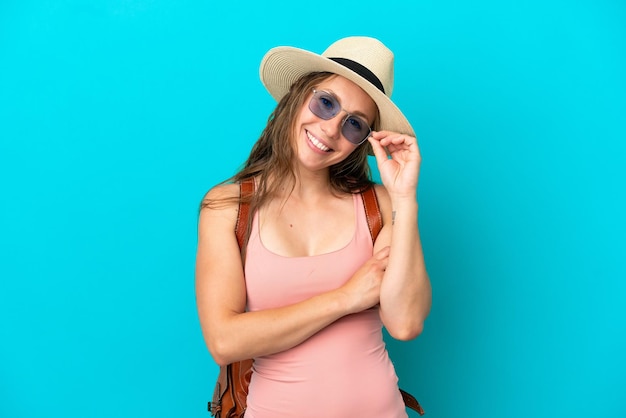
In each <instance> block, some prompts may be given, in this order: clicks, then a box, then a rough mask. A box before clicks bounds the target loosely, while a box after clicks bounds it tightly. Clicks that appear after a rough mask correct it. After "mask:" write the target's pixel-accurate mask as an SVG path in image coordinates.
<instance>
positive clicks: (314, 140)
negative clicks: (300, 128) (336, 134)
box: [306, 131, 332, 152]
mask: <svg viewBox="0 0 626 418" xmlns="http://www.w3.org/2000/svg"><path fill="white" fill-rule="evenodd" d="M306 136H307V138H309V141H311V143H312V144H313V145H314V146H315V148H317V149H319V150H320V151H323V152H331V151H332V149H331V148H328V147H327V146H326V145H324V144H322V143H321V142H320V141H319V139H317V138H316V137H314V136H313V134H311V133H310V132H309V131H306Z"/></svg>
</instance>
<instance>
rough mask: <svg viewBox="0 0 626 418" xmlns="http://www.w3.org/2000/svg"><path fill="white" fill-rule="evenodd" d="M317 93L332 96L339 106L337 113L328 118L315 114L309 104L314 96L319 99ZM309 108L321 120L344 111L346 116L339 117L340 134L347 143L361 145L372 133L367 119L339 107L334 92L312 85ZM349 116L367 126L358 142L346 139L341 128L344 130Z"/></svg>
mask: <svg viewBox="0 0 626 418" xmlns="http://www.w3.org/2000/svg"><path fill="white" fill-rule="evenodd" d="M318 93H323V94H326V95H328V97H330V98H332V99H333V100H334V101H335V103H336V104H337V107H338V108H339V110H338V111H337V113H335V114H334V115H332V116H331V117H329V118H325V117H323V116H321V115H318V114H317V113H316V112H315V111H314V110H313V107H311V105H312V104H313V101H314V100H315V99H316V98H318V99H319V95H318ZM309 110H310V111H311V113H313V114H314V115H315V116H317V117H318V118H320V119H323V120H331V119H333V118H334V117H335V116H337V115H338V114H339V113H341V112H342V111H343V112H346V116H345V117H344V118H343V119H341V135H342V136H343V137H344V138H345V139H346V141H348V142H349V143H351V144H354V145H356V146H359V145H361V144H362V143H364V142H365V141H367V138H369V136H370V135H371V134H372V127H371V126H370V125H369V124H368V123H367V121H366V120H365V119H363V118H362V117H361V116H358V115H355V114H353V113H350V112H348V111H347V110H346V109H344V108H343V107H341V103H340V102H339V99H338V98H337V97H335V95H334V94H332V93H330V92H328V91H326V90H317V89H316V88H315V87H313V96H311V100H309ZM350 117H352V118H354V119H357V120H358V121H361V122H363V124H364V125H365V126H367V134H366V135H365V137H364V138H363V139H361V140H360V142H358V143H357V142H353V141H351V140H349V139H348V137H347V136H346V134H345V133H344V132H343V130H344V126H345V124H346V121H347V120H348V119H349V118H350Z"/></svg>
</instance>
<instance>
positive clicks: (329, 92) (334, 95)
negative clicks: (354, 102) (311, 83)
mask: <svg viewBox="0 0 626 418" xmlns="http://www.w3.org/2000/svg"><path fill="white" fill-rule="evenodd" d="M320 91H325V92H326V93H328V94H330V95H331V96H333V97H334V98H335V99H336V100H337V102H338V103H339V106H341V110H343V111H346V112H348V114H349V115H355V116H360V117H362V118H363V119H365V122H367V125H368V126H371V125H372V124H371V123H370V121H369V120H368V117H367V115H366V114H365V113H363V112H361V111H360V110H355V111H354V112H349V111H348V110H347V109H344V108H343V105H342V104H341V100H339V97H337V93H335V92H334V91H332V90H331V89H320Z"/></svg>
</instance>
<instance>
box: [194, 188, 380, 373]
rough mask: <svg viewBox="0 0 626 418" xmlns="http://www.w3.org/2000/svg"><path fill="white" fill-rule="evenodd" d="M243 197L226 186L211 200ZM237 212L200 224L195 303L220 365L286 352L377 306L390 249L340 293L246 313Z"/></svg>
mask: <svg viewBox="0 0 626 418" xmlns="http://www.w3.org/2000/svg"><path fill="white" fill-rule="evenodd" d="M238 195H239V186H238V185H226V186H218V187H216V188H215V189H213V190H211V191H210V192H209V194H208V196H207V197H208V198H209V199H222V198H224V197H232V196H238ZM237 209H238V207H237V204H236V203H234V204H232V205H231V204H229V205H227V206H224V207H220V208H219V209H213V208H211V209H209V208H204V209H202V210H201V212H200V218H199V224H198V250H197V256H196V303H197V307H198V315H199V318H200V325H201V327H202V333H203V335H204V339H205V342H206V344H207V347H208V349H209V351H210V352H211V355H212V356H213V359H214V360H215V362H216V363H217V364H219V365H225V364H229V363H232V362H234V361H238V360H244V359H248V358H254V357H258V356H263V355H268V354H273V353H277V352H280V351H284V350H287V349H289V348H292V347H294V346H296V345H298V344H300V343H301V342H303V341H304V340H306V339H307V338H309V337H311V336H312V335H314V334H315V333H317V332H318V331H319V330H321V329H323V328H324V327H326V326H328V325H330V324H331V323H333V322H334V321H336V320H337V319H339V318H341V317H343V316H345V315H347V314H350V313H355V312H360V311H362V310H364V309H367V308H369V307H371V306H374V305H375V304H377V303H378V298H379V292H380V281H381V279H382V274H383V272H384V269H385V267H386V264H387V258H388V250H386V251H381V252H379V253H377V254H376V255H375V256H374V257H372V259H371V260H370V261H368V262H367V263H366V264H365V265H364V266H363V267H361V269H359V271H358V272H357V273H356V274H355V275H354V277H353V278H352V279H351V280H350V281H349V282H348V283H346V285H344V286H342V287H341V288H339V289H337V290H335V291H331V292H327V293H323V294H320V295H318V296H315V297H312V298H310V299H307V300H305V301H303V302H300V303H297V304H294V305H289V306H285V307H281V308H276V309H268V310H263V311H257V312H246V311H245V308H246V285H245V280H244V272H243V265H242V261H241V255H240V252H239V246H238V244H237V239H236V237H235V223H236V219H237ZM276 291H280V289H276Z"/></svg>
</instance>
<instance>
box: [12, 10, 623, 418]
mask: <svg viewBox="0 0 626 418" xmlns="http://www.w3.org/2000/svg"><path fill="white" fill-rule="evenodd" d="M211 3H212V2H209V1H199V0H179V1H176V2H174V1H165V0H91V1H79V0H54V1H53V0H39V1H34V0H3V1H2V2H1V3H0V179H1V182H2V183H1V190H0V208H1V211H2V212H1V216H0V416H1V417H10V418H27V417H28V418H30V417H44V416H45V417H66V418H74V417H141V416H151V417H173V418H176V417H208V413H207V412H206V411H205V407H206V403H205V402H206V401H207V400H208V399H210V396H211V393H212V387H213V381H214V378H215V376H216V373H217V368H216V366H215V365H214V364H213V362H212V360H211V358H210V355H209V354H208V352H207V351H206V348H205V346H204V342H203V340H202V337H201V334H200V327H199V324H198V319H197V317H196V310H195V300H194V285H193V280H194V277H193V275H194V258H195V253H194V252H195V245H196V220H197V207H198V203H199V201H200V199H201V197H202V196H203V194H204V192H205V191H206V190H207V189H208V188H209V187H211V186H212V185H213V184H215V183H217V182H218V181H220V180H222V179H224V178H226V177H228V176H230V175H231V174H233V173H234V171H235V170H236V169H237V168H238V167H239V165H240V164H241V163H242V162H243V160H244V158H245V157H246V156H247V153H248V151H249V149H250V146H251V145H252V143H253V141H254V140H255V139H256V138H257V137H258V135H259V133H260V131H261V129H262V128H263V126H264V123H265V120H266V118H267V116H268V114H269V112H270V111H271V110H272V107H273V105H274V103H273V102H272V100H271V98H270V97H269V95H268V94H267V93H266V92H265V91H264V89H263V87H262V85H261V83H260V82H259V79H258V64H259V61H260V59H261V57H262V56H263V54H264V53H265V52H266V50H267V49H269V48H271V47H273V46H276V45H294V46H299V47H302V48H305V49H309V50H313V51H316V52H322V51H323V50H324V49H325V48H326V46H328V45H329V44H330V43H331V42H332V41H334V40H335V39H337V38H339V37H343V36H347V35H355V34H357V35H370V36H375V37H378V38H380V39H381V40H383V42H385V43H386V44H387V45H388V46H389V47H391V48H392V49H393V50H394V52H395V53H396V64H397V66H396V91H395V94H394V99H395V101H396V102H397V103H398V105H399V106H400V107H401V108H402V109H403V110H404V111H405V113H406V115H407V116H408V117H409V119H410V120H411V121H412V123H413V125H414V126H415V129H416V131H417V134H418V137H419V141H420V146H421V150H422V154H423V165H422V171H421V178H420V194H419V200H420V227H421V233H422V238H423V241H424V247H425V255H426V259H427V263H428V268H429V272H430V275H431V278H432V283H433V289H434V305H433V309H432V313H431V315H430V317H429V318H428V320H427V322H426V328H425V331H424V333H423V334H422V335H421V336H420V337H419V338H418V339H417V340H415V341H411V342H408V343H398V342H394V341H389V350H390V351H391V355H392V357H393V358H394V360H395V363H396V367H397V370H398V374H399V375H400V379H401V386H402V387H404V388H405V389H408V390H409V391H410V392H413V393H414V394H415V395H416V396H417V398H418V399H419V400H420V401H421V402H422V404H423V405H424V407H425V408H426V411H427V414H428V415H427V416H430V417H433V418H444V417H445V418H459V417H466V418H467V417H522V416H533V417H588V416H592V417H607V418H608V417H626V412H625V407H624V402H623V401H624V394H625V388H626V356H625V355H624V353H625V352H626V308H625V307H624V306H625V305H626V304H625V303H624V299H625V297H626V284H625V279H626V268H625V266H624V258H625V257H624V254H625V250H626V246H625V243H624V240H625V238H624V237H625V235H626V222H625V217H624V212H625V210H624V200H625V199H624V197H625V196H624V195H625V190H626V187H625V180H626V172H625V165H626V164H625V162H626V158H625V157H626V146H625V139H626V128H625V123H624V122H625V115H626V77H625V74H626V5H625V4H624V3H623V2H621V1H617V0H614V1H609V0H586V1H564V0H562V1H548V2H545V1H539V0H530V1H521V0H517V1H511V2H506V3H505V2H499V1H488V0H478V1H475V2H463V1H452V0H444V1H416V2H408V1H406V2H397V1H393V0H391V1H385V2H383V3H381V2H372V1H362V2H343V3H336V2H335V3H327V4H326V3H319V2H318V3H310V2H301V3H298V2H291V1H290V2H285V3H284V4H281V3H279V2H273V3H272V4H269V3H265V2H256V3H255V2H251V3H250V4H240V2H219V3H217V4H211ZM313 407H315V406H312V408H313ZM322 416H324V413H323V412H321V413H320V417H322Z"/></svg>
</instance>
